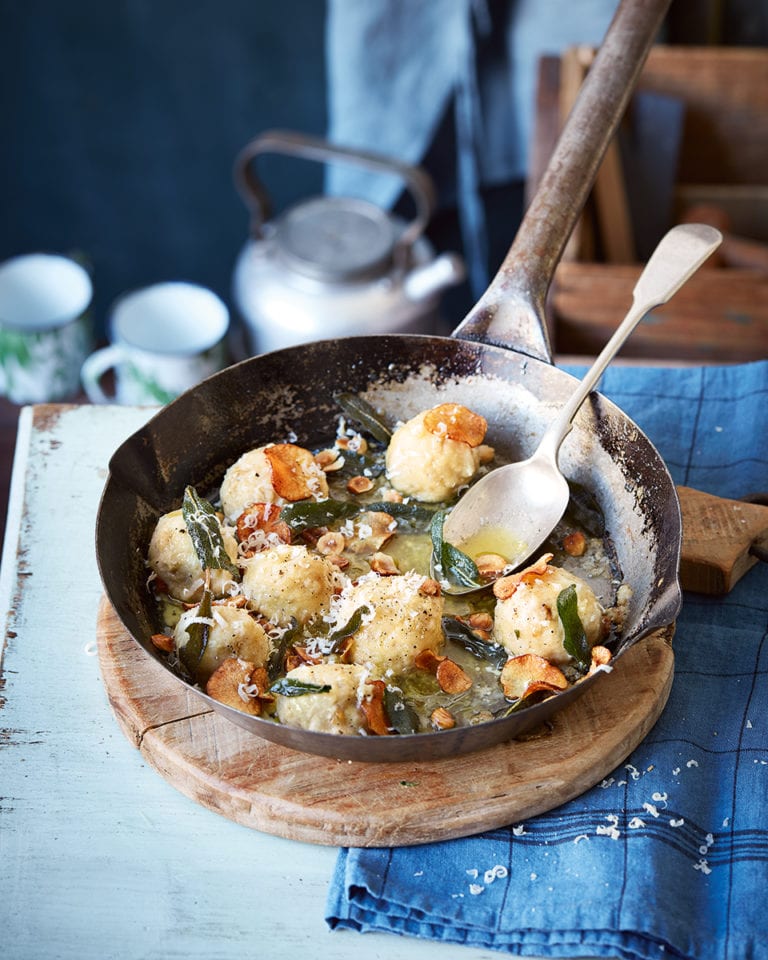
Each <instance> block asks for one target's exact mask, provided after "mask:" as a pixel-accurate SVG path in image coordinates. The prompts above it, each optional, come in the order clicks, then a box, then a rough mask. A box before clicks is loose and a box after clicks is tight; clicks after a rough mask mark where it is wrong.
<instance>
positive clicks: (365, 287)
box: [233, 131, 464, 354]
mask: <svg viewBox="0 0 768 960" xmlns="http://www.w3.org/2000/svg"><path fill="white" fill-rule="evenodd" d="M263 153H282V154H286V155H290V156H294V157H303V158H306V159H310V160H318V161H320V162H337V161H341V162H347V163H353V164H359V165H362V166H364V167H367V168H368V169H371V170H374V171H379V172H381V173H386V174H396V175H398V176H399V177H400V178H401V179H402V180H403V181H404V183H405V185H406V186H407V188H408V190H409V192H410V194H411V196H412V198H413V200H414V203H415V207H416V214H415V217H414V218H413V219H412V220H411V221H410V222H407V223H406V222H404V221H402V220H400V219H398V218H396V217H394V216H392V215H390V214H389V213H388V212H387V211H385V210H382V209H381V208H380V207H378V206H376V205H375V204H373V203H369V202H368V201H365V200H361V199H355V198H351V197H330V196H320V197H314V198H311V199H309V200H306V201H303V202H301V203H299V204H297V205H295V206H293V207H291V208H290V209H288V210H287V211H285V212H284V213H283V214H282V215H281V216H279V217H277V218H275V219H274V220H272V221H270V220H269V219H268V217H269V215H270V213H269V212H270V201H269V196H268V194H267V192H266V190H265V188H264V186H263V184H262V183H261V181H260V180H259V178H258V176H257V175H256V172H255V169H254V167H255V164H254V160H255V159H256V157H258V156H259V155H260V154H263ZM234 176H235V183H236V186H237V188H238V191H239V192H240V195H241V196H242V198H243V200H244V201H245V203H246V205H247V207H248V208H249V209H250V211H251V237H250V239H249V240H248V241H247V242H246V244H245V246H244V247H243V249H242V251H241V252H240V254H239V256H238V258H237V262H236V264H235V270H234V276H233V298H234V303H235V306H236V308H237V311H238V313H239V314H240V317H241V318H242V321H243V326H244V332H245V335H246V339H247V341H248V347H249V349H250V352H251V353H254V354H256V353H266V352H267V351H270V350H276V349H279V348H281V347H287V346H293V345H295V344H299V343H307V342H309V341H311V340H320V339H327V338H334V337H342V336H347V335H357V334H366V335H367V334H386V333H435V332H437V331H436V329H435V327H436V322H437V316H438V314H437V308H438V303H439V295H440V293H441V291H443V290H444V289H446V288H447V287H449V286H451V285H453V284H456V283H459V282H460V281H461V280H462V279H463V278H464V264H463V261H462V259H461V257H460V256H459V255H458V254H454V253H446V254H442V255H440V256H437V257H436V256H435V253H434V250H433V248H432V246H431V244H430V243H429V241H428V240H427V238H426V237H425V236H424V235H423V233H424V229H425V227H426V225H427V223H428V222H429V218H430V216H431V214H432V211H433V208H434V189H433V186H432V181H431V179H430V178H429V176H428V175H427V174H426V173H425V172H424V171H423V170H421V169H420V168H418V167H412V166H408V165H406V164H402V163H399V162H397V161H393V160H390V159H388V158H384V157H381V156H378V155H374V154H366V153H359V152H356V151H353V150H350V149H348V148H346V147H339V146H335V145H331V144H328V143H326V142H325V141H322V140H317V139H314V138H312V137H308V136H305V135H303V134H296V133H290V132H285V131H269V132H266V133H264V134H262V135H261V136H259V137H257V138H256V139H255V140H252V141H251V142H250V143H248V144H247V145H246V146H245V147H244V148H243V149H242V150H241V151H240V153H239V154H238V156H237V158H236V161H235V167H234Z"/></svg>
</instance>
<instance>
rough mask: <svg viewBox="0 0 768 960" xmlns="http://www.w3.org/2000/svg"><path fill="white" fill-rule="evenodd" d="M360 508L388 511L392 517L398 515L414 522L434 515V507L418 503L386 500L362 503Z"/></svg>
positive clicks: (381, 511)
mask: <svg viewBox="0 0 768 960" xmlns="http://www.w3.org/2000/svg"><path fill="white" fill-rule="evenodd" d="M361 509H363V510H369V511H371V512H375V513H379V512H380V513H388V514H389V515H390V516H392V517H399V518H400V519H402V520H412V521H413V522H414V523H418V522H419V521H421V522H422V523H423V522H426V521H427V520H429V519H430V518H431V517H432V516H434V513H435V511H434V508H430V507H425V506H423V505H422V504H420V503H397V502H392V503H390V502H389V501H387V500H381V501H377V502H376V503H367V504H363V505H362V506H361Z"/></svg>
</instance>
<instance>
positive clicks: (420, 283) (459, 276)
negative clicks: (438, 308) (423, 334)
mask: <svg viewBox="0 0 768 960" xmlns="http://www.w3.org/2000/svg"><path fill="white" fill-rule="evenodd" d="M465 276H466V270H465V268H464V261H463V260H462V258H461V257H460V256H459V254H458V253H443V254H441V255H440V256H439V257H435V259H434V260H432V261H431V262H430V263H427V264H425V265H424V266H423V267H416V269H415V270H412V271H411V272H410V273H409V274H408V276H407V277H406V278H405V280H404V281H403V292H404V293H405V295H406V297H407V298H408V299H409V300H411V301H412V302H414V303H419V302H420V301H422V300H427V299H429V298H430V297H433V296H435V294H437V293H439V292H440V291H441V290H445V289H446V288H447V287H452V286H455V285H456V284H457V283H461V281H462V280H463V279H464V277H465Z"/></svg>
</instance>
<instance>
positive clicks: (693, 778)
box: [326, 363, 768, 960]
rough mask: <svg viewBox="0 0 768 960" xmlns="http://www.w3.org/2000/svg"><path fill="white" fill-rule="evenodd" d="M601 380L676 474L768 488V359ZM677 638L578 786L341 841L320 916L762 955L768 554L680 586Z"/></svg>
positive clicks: (766, 934) (562, 950)
mask: <svg viewBox="0 0 768 960" xmlns="http://www.w3.org/2000/svg"><path fill="white" fill-rule="evenodd" d="M601 389H602V392H603V393H605V394H607V395H608V396H609V397H610V398H611V399H612V400H614V401H615V402H616V403H617V404H618V405H619V406H620V407H621V408H622V409H623V410H625V411H626V413H627V414H628V415H629V416H630V417H631V418H632V419H633V420H634V421H635V422H636V423H637V424H638V426H639V427H640V428H641V429H642V430H644V431H645V433H646V434H648V436H649V437H650V439H651V441H652V442H654V443H655V444H656V445H657V447H658V449H659V452H660V454H661V456H662V457H663V458H664V460H665V462H666V463H667V464H668V466H669V468H670V471H671V473H672V475H673V479H674V480H675V482H676V483H678V484H685V485H687V486H691V487H695V488H698V489H702V490H706V491H707V492H710V493H715V494H717V495H720V496H725V497H729V498H738V497H740V496H742V495H743V494H744V493H745V492H749V491H753V490H758V489H765V480H766V476H768V456H767V455H766V451H765V449H764V445H761V444H760V443H758V442H756V438H758V437H765V436H766V435H768V403H767V402H766V399H768V363H755V364H749V365H744V366H739V367H723V368H716V367H712V368H702V369H693V368H689V369H685V370H671V369H666V370H649V369H645V370H643V369H629V368H615V369H613V370H609V371H608V373H607V375H606V377H605V379H604V381H603V386H602V388H601ZM672 424H674V429H671V425H672ZM674 651H675V679H674V683H673V685H672V691H671V694H670V698H669V700H668V702H667V705H666V708H665V710H664V711H663V713H662V715H661V717H660V719H659V720H658V721H657V723H656V725H655V726H654V728H653V729H652V730H651V732H650V734H649V735H648V736H647V737H646V739H645V740H644V741H643V742H642V743H641V744H640V746H639V747H638V748H637V749H636V750H635V751H634V752H633V753H632V754H631V755H630V756H629V757H627V758H626V760H625V761H623V762H622V763H621V764H620V765H619V766H618V767H617V768H616V769H615V770H613V771H611V772H610V773H609V774H607V775H605V776H604V777H602V776H601V775H599V776H601V780H600V782H597V783H596V784H595V786H594V787H593V788H592V789H591V790H588V791H587V792H586V793H584V794H583V795H582V796H580V797H578V798H576V799H574V800H571V801H570V802H568V803H566V804H564V805H562V806H561V807H559V808H557V809H555V810H552V811H551V812H549V813H546V814H542V815H540V816H537V817H533V818H531V819H529V820H527V821H525V822H524V823H511V824H509V825H507V826H505V827H502V828H500V829H497V830H492V831H488V832H486V833H483V834H480V835H478V836H474V837H468V838H465V839H458V840H449V841H444V842H437V843H432V844H427V845H424V846H413V847H400V848H395V849H386V848H384V849H349V850H343V851H342V852H341V854H340V856H339V859H338V861H337V865H336V871H335V874H334V877H333V881H332V884H331V888H330V891H329V897H328V904H327V918H326V919H327V922H328V924H329V925H330V926H331V927H332V928H351V929H354V930H358V931H389V932H393V933H399V934H406V935H411V936H415V937H423V938H428V939H432V940H436V941H440V942H444V943H460V944H465V945H468V946H474V947H475V948H476V949H477V950H481V949H488V950H498V951H501V952H505V953H508V954H512V955H519V956H537V957H613V958H615V957H621V958H629V960H659V958H673V957H674V958H677V960H679V958H686V960H744V958H747V957H748V958H750V960H768V911H767V910H766V909H765V904H764V902H763V901H764V898H763V896H762V895H761V894H762V892H763V891H765V890H766V889H767V888H768V866H767V865H768V720H766V718H767V717H768V683H766V682H765V678H766V673H767V672H768V565H766V564H759V563H758V564H757V565H756V566H754V567H753V568H752V569H751V570H750V571H749V572H748V573H747V574H746V575H745V576H744V577H743V578H742V579H741V580H740V581H739V582H738V583H737V584H736V586H735V588H734V589H733V590H732V591H731V593H730V594H728V595H727V596H724V597H710V596H704V595H699V594H692V593H691V594H686V596H685V602H684V604H683V610H682V613H681V615H680V617H679V619H678V621H677V627H676V632H675V638H674ZM618 670H619V665H618V664H617V666H616V671H618ZM419 789H420V786H419V783H418V778H417V777H414V778H413V781H412V782H410V781H409V782H406V783H404V785H403V809H407V805H408V802H409V795H414V796H415V795H416V794H417V792H418V790H419ZM361 949H362V950H363V952H364V951H365V948H364V946H363V947H362V948H361ZM484 955H485V954H484ZM473 956H474V954H473Z"/></svg>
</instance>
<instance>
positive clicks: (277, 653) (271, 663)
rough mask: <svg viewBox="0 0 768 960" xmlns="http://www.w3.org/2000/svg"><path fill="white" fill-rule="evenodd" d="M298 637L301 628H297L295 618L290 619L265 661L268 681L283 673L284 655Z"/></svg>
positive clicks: (297, 623) (297, 622)
mask: <svg viewBox="0 0 768 960" xmlns="http://www.w3.org/2000/svg"><path fill="white" fill-rule="evenodd" d="M300 635H301V628H300V627H299V621H298V620H297V619H296V617H291V622H290V624H289V626H288V627H287V629H286V630H285V632H284V633H283V635H282V636H281V637H280V639H279V640H278V641H277V643H276V644H275V647H274V649H273V650H272V652H271V653H270V655H269V659H268V660H267V676H268V677H269V679H270V681H274V680H276V679H277V677H278V676H279V674H281V673H282V672H283V665H284V660H285V655H286V653H287V652H288V650H289V649H290V647H292V646H293V644H294V642H295V640H296V638H297V637H298V636H300Z"/></svg>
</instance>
